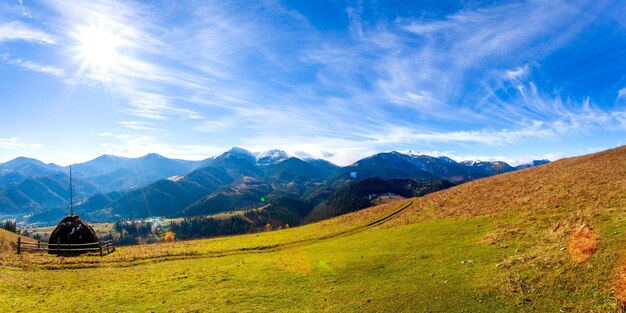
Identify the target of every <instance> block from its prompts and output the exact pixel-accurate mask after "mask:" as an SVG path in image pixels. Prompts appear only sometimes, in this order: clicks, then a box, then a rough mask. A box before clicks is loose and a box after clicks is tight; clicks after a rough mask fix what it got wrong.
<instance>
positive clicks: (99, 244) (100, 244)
mask: <svg viewBox="0 0 626 313" xmlns="http://www.w3.org/2000/svg"><path fill="white" fill-rule="evenodd" d="M98 247H100V256H102V243H100V242H99V241H98Z"/></svg>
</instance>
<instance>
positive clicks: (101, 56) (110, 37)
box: [76, 26, 122, 74]
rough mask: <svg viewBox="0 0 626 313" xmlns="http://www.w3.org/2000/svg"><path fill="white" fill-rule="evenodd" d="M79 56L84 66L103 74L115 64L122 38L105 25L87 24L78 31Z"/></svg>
mask: <svg viewBox="0 0 626 313" xmlns="http://www.w3.org/2000/svg"><path fill="white" fill-rule="evenodd" d="M76 40H77V42H78V43H77V50H78V57H79V58H80V60H81V62H82V63H83V66H85V67H87V68H89V69H90V70H91V71H92V72H97V73H99V74H103V73H105V72H107V71H108V70H109V69H110V68H111V67H113V66H114V65H115V62H116V60H117V59H118V51H117V49H118V47H119V46H120V44H121V41H122V39H121V38H120V37H119V36H118V35H116V34H114V33H113V32H111V31H109V30H108V29H106V28H104V27H95V26H86V27H82V28H79V29H78V30H77V32H76Z"/></svg>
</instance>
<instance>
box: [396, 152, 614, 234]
mask: <svg viewBox="0 0 626 313" xmlns="http://www.w3.org/2000/svg"><path fill="white" fill-rule="evenodd" d="M624 165H626V146H622V147H619V148H615V149H611V150H607V151H604V152H599V153H595V154H590V155H585V156H581V157H576V158H568V159H562V160H559V161H556V162H551V163H548V164H545V165H542V166H538V167H533V168H530V169H525V170H520V171H516V172H511V173H505V174H501V175H498V176H493V177H489V178H485V179H480V180H475V181H472V182H468V183H465V184H462V185H459V186H456V187H454V188H451V189H448V190H445V191H442V192H438V193H434V194H430V195H427V196H425V197H424V198H423V199H422V200H421V201H417V202H416V203H415V205H414V206H413V207H412V208H411V210H407V211H406V212H405V213H404V214H403V217H402V218H401V219H398V220H396V223H398V222H401V223H412V222H415V221H417V220H422V219H423V218H424V216H438V217H446V216H456V217H475V216H491V217H494V216H497V217H504V216H519V215H528V216H536V215H539V214H550V213H571V212H578V211H581V212H588V213H592V212H596V213H597V212H599V211H603V210H607V209H611V208H623V207H625V206H626V166H624ZM418 212H423V213H427V214H416V213H418Z"/></svg>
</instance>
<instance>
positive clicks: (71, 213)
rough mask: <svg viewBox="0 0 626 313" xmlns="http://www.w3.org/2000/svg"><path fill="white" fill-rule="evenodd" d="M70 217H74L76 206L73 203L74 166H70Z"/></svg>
mask: <svg viewBox="0 0 626 313" xmlns="http://www.w3.org/2000/svg"><path fill="white" fill-rule="evenodd" d="M70 216H74V204H73V203H72V166H70Z"/></svg>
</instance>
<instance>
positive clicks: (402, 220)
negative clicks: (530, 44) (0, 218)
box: [0, 148, 626, 312]
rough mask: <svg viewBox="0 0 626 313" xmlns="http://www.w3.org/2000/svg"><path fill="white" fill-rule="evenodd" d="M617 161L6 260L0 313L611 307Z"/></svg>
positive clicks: (602, 159)
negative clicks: (83, 251) (588, 247)
mask: <svg viewBox="0 0 626 313" xmlns="http://www.w3.org/2000/svg"><path fill="white" fill-rule="evenodd" d="M624 162H626V148H620V149H615V150H610V151H607V152H603V153H599V154H595V155H591V156H585V157H580V158H573V159H566V160H563V161H559V162H555V163H554V164H549V165H545V166H541V167H538V168H536V169H530V170H523V171H520V172H516V173H509V174H504V175H500V176H496V177H493V178H489V179H482V180H478V181H474V182H471V183H467V184H464V185H461V186H458V187H454V188H451V189H447V190H445V191H442V192H438V193H434V194H431V195H428V196H425V197H424V198H420V199H411V200H409V201H413V202H412V204H409V203H407V202H405V201H400V202H396V203H389V204H383V205H381V206H377V207H374V208H370V209H367V210H363V211H359V212H355V213H352V214H348V215H345V216H340V217H337V218H334V219H331V220H327V221H323V222H320V223H316V224H311V225H307V226H303V227H297V228H291V229H288V230H280V231H273V232H268V233H260V234H250V235H243V236H232V237H223V238H215V239H205V240H194V241H184V242H175V243H161V244H153V245H141V246H135V247H120V248H119V249H118V251H116V252H114V253H112V254H110V255H106V256H104V257H102V258H100V257H98V256H79V257H71V258H68V257H56V256H50V255H42V254H22V255H20V256H18V255H15V254H14V253H0V311H2V312H5V311H6V312H12V311H21V312H31V311H36V312H46V311H55V312H57V311H99V312H110V311H122V312H125V311H155V312H163V311H164V312H169V311H180V312H193V311H215V312H249V311H254V312H274V311H283V312H320V311H321V312H389V311H391V312H561V311H562V312H615V311H616V310H617V307H618V300H617V298H616V296H615V293H614V292H613V291H614V290H613V288H614V286H615V279H616V277H617V276H616V274H617V269H618V268H619V267H620V264H622V262H624V260H626V245H625V244H626V242H625V240H624V239H625V234H626V179H625V178H624V177H626V167H624V166H623V164H625V163H624ZM405 207H406V208H405ZM404 208H405V209H404ZM583 224H587V225H589V226H590V227H591V228H592V229H593V230H594V231H595V232H596V233H597V234H598V236H599V237H598V238H599V239H598V242H597V247H598V249H597V252H595V254H593V255H592V256H591V257H590V258H589V260H588V261H587V262H586V263H582V264H578V263H576V262H574V261H572V259H571V257H570V255H569V252H568V251H567V247H568V241H569V238H570V237H571V235H572V234H573V233H574V232H575V231H576V230H577V229H579V228H580V226H581V225H583Z"/></svg>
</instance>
